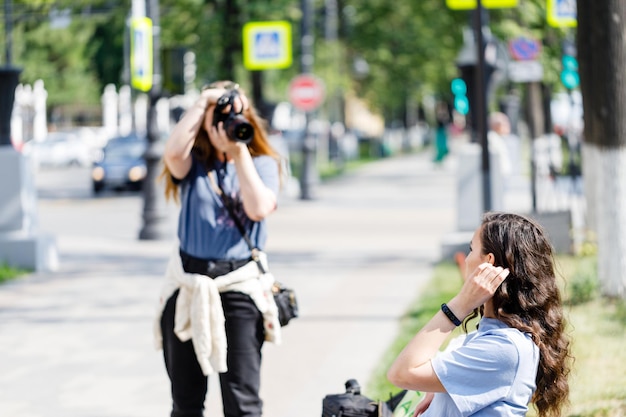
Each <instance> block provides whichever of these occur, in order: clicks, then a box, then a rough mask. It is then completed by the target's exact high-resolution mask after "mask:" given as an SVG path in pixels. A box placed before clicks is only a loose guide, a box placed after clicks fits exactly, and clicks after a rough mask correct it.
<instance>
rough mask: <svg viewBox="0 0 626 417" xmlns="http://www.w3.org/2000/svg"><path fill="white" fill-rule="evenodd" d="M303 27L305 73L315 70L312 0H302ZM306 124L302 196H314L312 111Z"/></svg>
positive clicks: (303, 65) (303, 142) (302, 67)
mask: <svg viewBox="0 0 626 417" xmlns="http://www.w3.org/2000/svg"><path fill="white" fill-rule="evenodd" d="M300 7H301V8H302V28H301V39H300V42H301V43H300V45H301V48H302V51H301V56H300V70H301V72H302V73H303V74H310V73H311V72H313V3H312V1H311V0H301V3H300ZM305 120H306V122H305V126H304V133H303V138H302V172H301V173H300V198H301V199H302V200H311V199H312V198H313V195H312V194H313V193H312V185H313V181H314V178H315V160H314V156H315V139H314V138H312V137H311V135H309V122H310V120H311V113H310V112H308V111H307V112H306V114H305Z"/></svg>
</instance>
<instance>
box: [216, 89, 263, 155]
mask: <svg viewBox="0 0 626 417" xmlns="http://www.w3.org/2000/svg"><path fill="white" fill-rule="evenodd" d="M238 95H239V93H238V92H237V90H230V91H229V92H228V93H226V94H225V95H223V96H222V97H220V98H219V100H217V104H216V106H215V111H214V113H213V125H214V126H217V124H218V123H219V122H223V123H224V131H226V135H228V137H229V139H231V140H234V141H237V142H243V143H246V144H247V143H250V141H251V140H252V137H253V136H254V127H252V125H251V124H250V122H249V121H248V119H246V118H245V117H244V116H243V114H241V112H239V113H236V112H235V98H236V97H237V96H238ZM229 105H230V109H229V111H228V112H224V110H226V108H227V107H228V106H229ZM242 112H243V109H242Z"/></svg>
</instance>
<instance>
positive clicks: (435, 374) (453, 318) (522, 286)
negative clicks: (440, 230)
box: [387, 212, 571, 417]
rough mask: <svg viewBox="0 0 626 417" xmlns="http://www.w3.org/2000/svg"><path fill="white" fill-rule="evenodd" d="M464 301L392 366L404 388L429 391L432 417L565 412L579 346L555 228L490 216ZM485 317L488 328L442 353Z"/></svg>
mask: <svg viewBox="0 0 626 417" xmlns="http://www.w3.org/2000/svg"><path fill="white" fill-rule="evenodd" d="M465 265H466V270H465V274H464V283H463V286H462V288H461V290H460V291H459V292H458V294H457V295H456V296H455V297H453V298H452V299H451V300H450V301H449V302H448V303H447V304H445V303H444V304H442V305H441V311H440V312H438V313H437V314H436V315H435V316H434V317H433V318H432V319H431V320H430V321H429V322H428V323H427V324H426V325H425V326H424V328H422V330H420V331H419V333H418V334H417V335H416V336H415V337H414V338H413V339H412V340H411V341H410V342H409V343H408V344H407V346H406V347H405V348H404V350H403V351H402V352H401V353H400V355H399V356H398V357H397V358H396V360H395V362H394V363H393V364H392V366H391V368H390V369H389V371H388V373H387V376H388V378H389V380H390V381H391V382H392V383H393V384H395V385H397V386H399V387H402V388H405V389H409V390H416V391H423V392H427V393H428V394H427V395H426V397H425V399H424V400H423V401H422V403H420V405H419V406H418V409H417V411H416V414H415V415H416V416H417V415H422V416H446V417H455V416H478V415H480V416H525V415H526V412H527V407H528V404H529V403H531V402H532V403H534V405H535V406H536V408H537V411H538V416H539V417H556V416H560V415H561V408H562V407H563V405H564V404H565V403H566V402H567V399H568V394H569V384H568V375H569V371H570V362H571V356H570V341H569V338H568V336H567V335H566V334H565V320H564V317H563V308H562V304H561V297H560V293H559V287H558V285H557V282H556V277H555V272H554V258H553V252H552V248H551V245H550V241H549V240H548V236H547V235H546V233H545V231H544V230H543V229H542V228H541V227H540V226H539V225H538V224H537V223H535V222H534V221H532V220H530V219H528V218H526V217H523V216H520V215H516V214H508V213H494V212H491V213H486V214H485V216H484V218H483V222H482V224H481V226H479V227H478V229H477V230H476V232H475V233H474V236H473V238H472V241H471V244H470V251H469V254H468V256H467V258H466V261H465ZM478 315H480V317H481V318H480V321H479V323H478V330H477V331H474V332H471V333H469V334H467V335H466V337H465V338H464V340H463V342H462V343H461V344H460V346H457V347H450V348H449V349H446V350H445V351H443V352H439V349H440V347H441V345H442V344H443V343H444V342H445V341H446V340H447V338H448V336H449V335H450V333H451V332H452V331H453V330H454V329H455V328H456V327H457V326H459V325H461V324H462V323H463V328H464V329H465V330H467V322H468V320H471V319H472V318H474V317H477V316H478Z"/></svg>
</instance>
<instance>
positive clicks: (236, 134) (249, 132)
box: [224, 114, 254, 143]
mask: <svg viewBox="0 0 626 417" xmlns="http://www.w3.org/2000/svg"><path fill="white" fill-rule="evenodd" d="M225 124H226V126H224V127H225V130H226V134H227V135H228V137H229V138H231V139H233V140H236V141H237V142H243V143H249V142H250V141H251V140H252V137H253V136H254V127H252V125H251V124H250V123H249V122H248V120H247V119H246V118H245V117H243V116H242V115H240V114H238V115H236V116H234V117H232V118H229V120H227V121H226V123H225Z"/></svg>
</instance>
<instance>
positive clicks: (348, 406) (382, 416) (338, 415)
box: [322, 379, 392, 417]
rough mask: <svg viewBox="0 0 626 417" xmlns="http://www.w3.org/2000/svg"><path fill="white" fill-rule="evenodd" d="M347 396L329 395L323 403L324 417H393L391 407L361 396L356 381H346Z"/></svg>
mask: <svg viewBox="0 0 626 417" xmlns="http://www.w3.org/2000/svg"><path fill="white" fill-rule="evenodd" d="M345 386H346V392H345V394H329V395H327V396H326V397H324V400H323V401H322V417H391V415H392V411H391V408H389V405H388V404H387V403H385V402H383V401H374V400H372V399H371V398H368V397H366V396H364V395H361V387H360V385H359V383H358V382H357V381H356V380H355V379H349V380H348V381H346V384H345Z"/></svg>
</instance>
